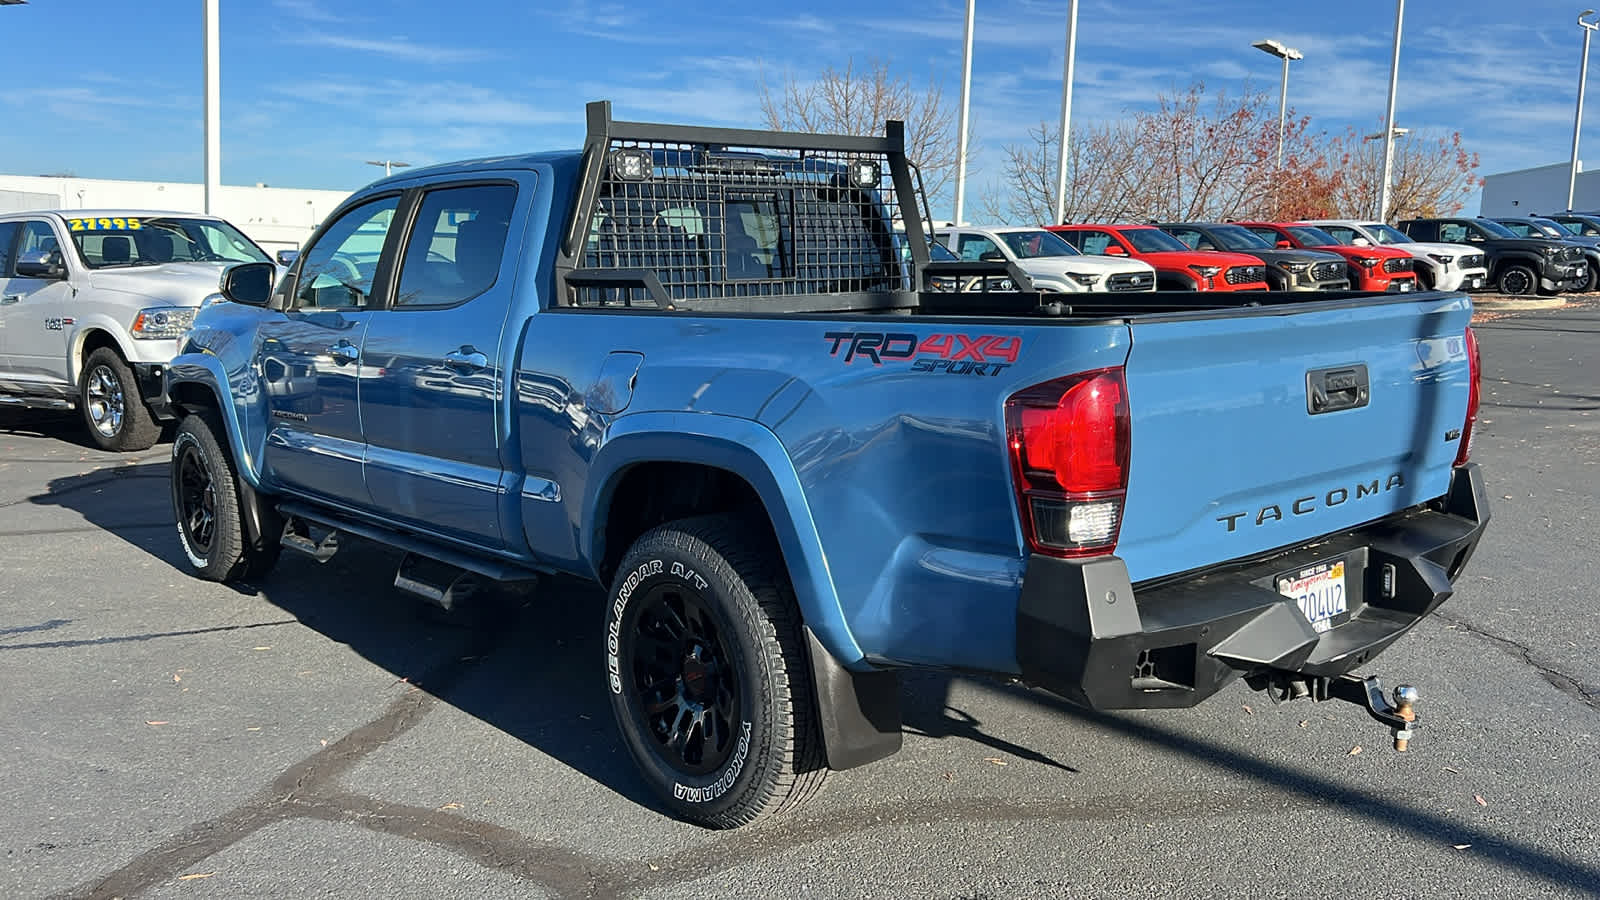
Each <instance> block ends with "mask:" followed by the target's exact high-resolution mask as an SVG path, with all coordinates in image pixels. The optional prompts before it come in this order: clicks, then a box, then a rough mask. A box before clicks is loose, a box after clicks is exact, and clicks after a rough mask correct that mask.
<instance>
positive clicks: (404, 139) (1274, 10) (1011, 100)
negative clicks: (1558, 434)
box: [0, 0, 1600, 193]
mask: <svg viewBox="0 0 1600 900" xmlns="http://www.w3.org/2000/svg"><path fill="white" fill-rule="evenodd" d="M1597 5H1600V4H1597ZM201 9H202V3H201V0H181V2H179V0H143V2H136V3H129V2H127V0H118V2H103V0H32V2H31V3H30V4H29V5H26V6H11V7H0V46H4V47H6V48H7V62H8V64H9V65H8V70H9V71H10V72H11V73H12V76H13V77H12V79H11V84H10V86H9V87H8V88H7V90H5V91H4V92H3V93H0V111H3V112H4V114H5V118H6V121H7V123H8V124H7V127H6V128H4V129H0V172H6V173H10V174H47V173H55V172H61V171H71V172H74V173H75V174H77V175H80V176H83V177H97V178H131V179H154V180H167V181H198V180H200V176H201V141H202V130H201V97H202V86H201V74H202V69H201V15H200V14H201ZM1065 9H1066V3H1065V0H1050V2H1044V0H979V2H978V27H977V33H976V40H975V50H974V62H973V73H974V75H973V78H974V99H973V123H972V124H973V130H974V133H975V135H976V138H977V140H978V144H977V148H976V151H977V152H976V155H975V159H974V166H975V168H976V169H977V172H976V174H975V175H974V176H973V177H974V181H973V182H972V184H971V186H970V187H969V191H973V192H979V193H981V192H982V190H983V188H984V185H985V184H986V183H988V182H990V181H992V180H994V178H995V177H996V176H997V174H998V163H997V162H996V160H995V156H996V153H997V150H998V148H999V147H1000V146H1001V145H1003V144H1005V143H1007V142H1010V141H1015V140H1018V139H1020V138H1022V137H1023V136H1024V134H1025V132H1026V129H1027V128H1028V126H1029V125H1032V124H1036V123H1037V122H1038V121H1039V120H1040V119H1050V120H1054V119H1055V118H1056V116H1057V115H1058V108H1059V103H1060V79H1061V63H1062V52H1063V48H1062V44H1063V38H1064V26H1065ZM1579 9H1580V5H1579V4H1578V3H1565V2H1550V0H1523V2H1520V3H1516V4H1510V3H1506V2H1503V0H1411V2H1410V3H1408V4H1407V8H1406V28H1405V42H1404V48H1403V50H1402V55H1401V68H1400V92H1399V112H1398V114H1397V117H1396V118H1397V120H1398V123H1399V124H1400V125H1403V126H1408V127H1410V128H1413V129H1429V128H1432V129H1459V130H1460V131H1462V132H1463V135H1464V137H1465V141H1466V144H1467V146H1468V148H1469V149H1472V150H1476V151H1478V152H1479V153H1480V154H1481V156H1482V160H1483V166H1482V168H1481V169H1480V170H1479V171H1480V172H1481V173H1490V172H1497V171H1504V170H1508V169H1516V168H1522V167H1526V166H1532V165H1539V164H1543V163H1550V162H1558V161H1561V160H1564V159H1566V158H1567V156H1568V154H1569V152H1570V142H1571V129H1572V111H1573V102H1574V97H1575V90H1576V83H1577V68H1578V56H1579V50H1580V47H1581V32H1580V30H1579V29H1578V27H1577V25H1576V24H1575V23H1574V17H1575V16H1576V14H1577V13H1578V11H1579ZM963 10H964V4H963V3H961V2H958V0H916V2H910V0H878V2H876V3H872V4H862V3H859V2H843V0H810V2H806V0H795V2H792V3H787V4H785V3H750V2H737V3H735V2H721V0H701V2H698V3H693V2H690V3H685V2H682V0H678V2H662V0H627V2H610V0H567V2H516V0H447V2H441V0H427V2H423V0H387V2H384V3H381V4H380V3H358V2H348V0H255V2H248V3H245V2H238V0H223V3H222V17H221V29H222V45H223V69H222V119H223V135H222V139H223V149H222V176H223V181H224V182H226V183H229V184H250V183H255V182H258V181H259V182H267V183H269V184H273V185H276V186H283V187H308V188H331V189H353V188H355V187H358V186H360V185H362V184H364V183H366V182H368V181H370V180H371V179H372V178H373V177H374V176H376V175H381V172H378V171H377V170H376V169H374V168H372V167H371V166H367V165H364V164H363V161H364V160H368V159H383V158H386V157H387V158H391V159H403V160H406V161H409V162H412V163H416V164H423V163H428V162H437V161H443V160H449V159H459V158H466V157H472V156H483V155H489V154H494V153H502V152H508V151H512V152H514V151H523V150H539V149H549V148H553V147H569V146H576V145H577V144H578V143H579V142H580V140H581V137H582V127H583V126H582V117H583V103H584V101H586V100H591V99H600V98H609V99H611V100H612V101H613V103H614V107H615V113H616V115H617V116H618V117H619V118H624V119H643V120H652V121H669V120H670V121H684V122H697V123H708V124H732V125H742V126H754V125H758V124H759V105H758V95H759V83H760V79H761V77H762V75H763V73H765V74H766V76H767V77H768V79H769V80H775V79H777V78H780V77H781V76H782V74H783V73H784V72H785V71H788V72H792V73H793V74H795V75H797V76H800V77H808V76H810V75H812V74H814V73H815V72H817V71H818V70H820V69H821V68H822V67H823V66H824V65H827V64H830V63H832V64H835V65H843V64H844V63H845V61H846V60H847V59H848V58H849V57H851V56H852V55H853V56H854V57H855V58H856V59H858V60H865V59H867V58H869V57H872V56H877V57H881V58H886V59H888V60H889V61H890V63H891V65H892V67H893V68H894V69H895V70H897V71H899V72H902V73H904V74H906V75H908V76H911V77H912V78H914V79H915V80H917V81H922V80H925V79H927V78H930V77H931V78H934V79H936V80H938V81H940V82H941V83H943V84H944V85H945V88H946V93H947V98H948V100H949V102H950V103H951V105H952V107H953V106H954V104H955V101H956V98H957V94H958V88H959V78H960V70H961V30H962V16H963ZM1079 17H1080V18H1079V39H1078V40H1079V43H1078V48H1079V50H1078V77H1077V80H1076V89H1075V93H1074V118H1075V120H1076V121H1083V120H1088V119H1110V118H1116V117H1118V116H1119V115H1121V114H1123V113H1125V112H1126V111H1127V110H1129V109H1135V108H1141V107H1145V106H1149V105H1151V104H1152V102H1153V101H1154V99H1155V97H1156V95H1157V94H1158V92H1161V91H1167V92H1169V93H1170V92H1171V91H1172V90H1173V89H1174V88H1181V87H1183V86H1184V85H1186V84H1188V82H1189V81H1190V80H1191V79H1192V78H1201V79H1204V80H1205V81H1206V82H1207V84H1208V85H1210V86H1212V87H1225V88H1228V89H1229V90H1237V89H1239V88H1240V87H1242V86H1244V84H1245V83H1246V82H1247V81H1250V82H1251V83H1253V84H1254V86H1256V87H1258V88H1263V89H1266V90H1268V91H1270V92H1272V93H1273V94H1274V95H1275V94H1276V91H1277V85H1278V76H1279V69H1278V63H1277V60H1275V59H1273V58H1271V57H1269V56H1267V55H1265V54H1263V53H1261V52H1260V51H1258V50H1255V49H1252V48H1251V47H1250V42H1251V41H1252V40H1255V39H1257V38H1264V37H1274V38H1278V39H1280V40H1283V41H1284V42H1286V43H1288V44H1290V45H1292V46H1295V47H1298V48H1299V49H1301V50H1302V51H1304V53H1305V55H1306V59H1305V60H1304V61H1303V62H1297V63H1295V64H1294V68H1293V71H1292V73H1291V76H1290V93H1289V99H1290V104H1291V105H1292V106H1293V107H1294V108H1295V109H1296V110H1298V111H1299V112H1302V113H1306V114H1310V115H1312V116H1313V117H1314V119H1315V123H1316V125H1317V127H1320V128H1328V129H1330V130H1332V131H1336V132H1342V131H1343V130H1344V127H1345V126H1346V125H1347V124H1354V125H1356V126H1357V127H1360V128H1363V129H1367V130H1374V131H1375V130H1378V129H1379V128H1381V119H1382V116H1383V103H1384V95H1385V91H1386V89H1387V79H1388V73H1389V50H1390V41H1391V39H1392V34H1393V26H1394V3H1393V0H1347V2H1340V3H1309V2H1305V0H1270V2H1269V0H1237V2H1230V3H1226V4H1223V3H1196V2H1193V0H1182V2H1175V0H1149V2H1140V0H1123V2H1110V0H1083V2H1082V3H1081V6H1080V13H1079ZM1596 53H1597V54H1600V49H1597V50H1596ZM1595 74H1596V79H1597V81H1596V89H1595V90H1593V91H1591V92H1590V96H1591V98H1596V97H1600V67H1597V69H1596V72H1595ZM1597 102H1600V101H1597ZM1584 141H1585V146H1587V147H1589V148H1592V152H1591V153H1590V154H1586V155H1591V156H1592V158H1600V108H1594V109H1591V110H1590V111H1589V113H1588V115H1587V116H1586V127H1585V135H1584Z"/></svg>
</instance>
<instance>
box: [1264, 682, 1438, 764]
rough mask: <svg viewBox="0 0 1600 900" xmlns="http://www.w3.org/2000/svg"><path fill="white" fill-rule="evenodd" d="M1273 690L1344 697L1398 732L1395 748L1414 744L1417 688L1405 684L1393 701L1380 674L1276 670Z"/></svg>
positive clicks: (1294, 696) (1293, 695) (1296, 696)
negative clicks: (1312, 673) (1334, 674)
mask: <svg viewBox="0 0 1600 900" xmlns="http://www.w3.org/2000/svg"><path fill="white" fill-rule="evenodd" d="M1273 676H1274V677H1272V678H1271V683H1270V686H1269V690H1271V691H1273V692H1274V693H1275V694H1281V697H1282V699H1287V700H1300V699H1307V698H1309V699H1312V700H1317V701H1322V700H1343V701H1345V702H1346V703H1354V704H1356V705H1357V706H1360V707H1362V708H1364V709H1365V710H1366V711H1367V714H1368V715H1370V716H1372V717H1373V718H1374V719H1377V720H1378V721H1379V722H1382V723H1383V724H1385V725H1387V726H1389V731H1390V733H1391V734H1393V735H1394V749H1396V750H1398V751H1399V752H1401V753H1404V752H1406V750H1407V749H1408V748H1409V747H1410V746H1411V738H1412V736H1413V733H1414V732H1415V730H1416V726H1417V722H1418V717H1417V697H1418V694H1417V689H1416V688H1414V687H1412V686H1411V685H1409V684H1402V685H1400V686H1399V687H1397V688H1395V689H1394V702H1393V703H1390V702H1389V698H1388V696H1386V695H1385V694H1384V692H1383V683H1382V682H1381V681H1379V680H1378V676H1376V675H1368V676H1367V677H1365V678H1362V677H1361V676H1359V675H1340V676H1337V677H1332V678H1330V677H1326V676H1322V677H1311V678H1307V677H1306V676H1304V675H1299V674H1295V673H1289V672H1274V673H1273Z"/></svg>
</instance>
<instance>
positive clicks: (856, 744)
mask: <svg viewBox="0 0 1600 900" xmlns="http://www.w3.org/2000/svg"><path fill="white" fill-rule="evenodd" d="M805 632H806V649H807V650H808V651H809V654H810V656H811V680H812V684H813V685H814V686H815V688H816V692H817V722H818V724H819V725H820V726H821V729H822V746H823V749H824V750H825V751H826V752H827V757H828V768H830V769H836V770H837V769H853V768H855V767H857V766H864V765H866V764H867V763H870V762H876V761H878V760H880V759H883V758H884V757H887V756H893V755H894V754H896V753H898V752H900V745H901V742H902V737H901V734H900V676H899V674H898V673H895V672H852V671H850V670H849V669H846V668H845V667H844V666H841V665H839V661H838V660H836V659H834V658H833V654H831V653H829V652H828V650H827V648H826V647H823V646H822V642H821V641H818V640H817V636H816V635H815V634H814V633H812V631H811V629H810V628H809V627H806V629H805Z"/></svg>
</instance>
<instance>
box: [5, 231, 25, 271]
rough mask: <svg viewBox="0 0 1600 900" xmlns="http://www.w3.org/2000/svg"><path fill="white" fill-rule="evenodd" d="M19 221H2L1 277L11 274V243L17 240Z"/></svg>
mask: <svg viewBox="0 0 1600 900" xmlns="http://www.w3.org/2000/svg"><path fill="white" fill-rule="evenodd" d="M21 227H22V225H21V223H19V222H0V278H7V277H9V276H10V275H11V260H12V255H11V245H12V244H15V243H16V242H17V229H19V228H21Z"/></svg>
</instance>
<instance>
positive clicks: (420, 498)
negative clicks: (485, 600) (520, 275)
mask: <svg viewBox="0 0 1600 900" xmlns="http://www.w3.org/2000/svg"><path fill="white" fill-rule="evenodd" d="M519 180H522V181H525V183H520V184H519ZM532 192H533V184H532V175H531V174H525V173H519V174H518V175H517V176H515V177H514V178H508V179H506V180H503V181H500V180H496V181H476V182H471V183H464V182H454V183H442V184H436V185H430V186H428V187H426V188H425V189H423V190H422V192H421V194H420V196H419V197H418V198H417V199H416V201H415V204H416V206H415V208H416V213H415V215H414V217H413V216H408V218H411V219H412V224H411V226H410V229H409V237H408V238H407V239H406V243H405V248H404V252H403V254H402V255H401V256H400V259H399V263H398V271H397V274H396V285H397V287H396V289H395V291H394V299H393V302H392V304H391V305H390V306H389V308H388V309H387V310H385V311H384V312H382V313H379V314H377V315H375V316H373V318H372V321H371V323H370V324H369V325H368V326H367V335H366V341H365V343H364V344H363V345H362V350H361V354H362V365H363V366H364V367H371V368H372V370H373V371H374V375H373V377H371V378H368V379H364V380H363V382H362V386H361V418H362V422H363V423H364V425H365V434H366V441H367V448H366V475H367V486H368V488H369V489H370V490H371V492H372V499H373V502H374V503H375V504H377V507H378V509H380V510H382V511H383V514H384V515H385V516H386V517H390V518H394V519H398V520H402V521H406V522H409V523H413V524H416V525H418V526H420V527H422V528H425V529H427V530H430V531H433V532H436V533H439V534H443V535H446V536H450V537H455V538H458V539H461V540H464V541H468V542H470V543H472V544H474V545H475V546H479V547H500V546H503V545H504V543H505V541H504V538H503V535H502V531H501V521H500V505H501V500H502V498H503V496H504V492H503V491H502V490H501V484H500V480H501V473H502V471H503V466H502V463H501V458H500V451H501V447H502V445H503V443H504V442H503V440H502V438H501V434H502V426H503V423H501V422H500V420H499V419H498V417H497V415H496V411H497V409H498V408H499V405H500V404H499V401H500V398H501V392H502V391H503V390H504V384H503V382H504V378H503V365H504V361H503V359H502V353H503V352H504V351H503V350H502V347H501V344H502V341H501V337H502V334H503V332H504V329H505V322H506V315H507V311H508V310H509V309H510V306H511V297H512V288H513V283H514V281H515V276H516V272H517V254H516V253H514V252H510V251H508V250H507V246H508V237H509V236H510V233H511V231H512V223H513V220H514V218H515V217H514V216H513V211H514V210H515V208H516V205H517V198H518V197H519V195H520V196H524V197H526V196H530V195H531V194H532ZM518 231H519V232H520V229H518ZM509 243H510V245H511V246H517V242H516V241H514V240H513V241H510V242H509Z"/></svg>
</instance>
